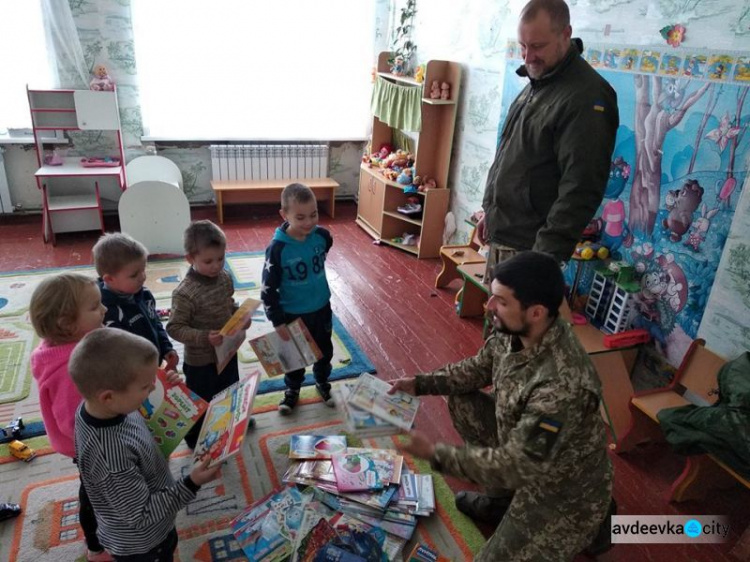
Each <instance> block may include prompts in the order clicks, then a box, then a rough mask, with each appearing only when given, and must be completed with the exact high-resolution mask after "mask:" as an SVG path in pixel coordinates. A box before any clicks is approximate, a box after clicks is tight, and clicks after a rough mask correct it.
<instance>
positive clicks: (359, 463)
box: [331, 453, 384, 492]
mask: <svg viewBox="0 0 750 562" xmlns="http://www.w3.org/2000/svg"><path fill="white" fill-rule="evenodd" d="M331 463H332V464H333V473H334V475H335V477H336V487H337V488H338V490H339V492H360V491H364V490H381V489H382V488H383V486H384V484H383V481H382V480H381V479H380V475H379V474H378V471H377V468H376V466H375V461H374V460H373V459H372V458H371V457H369V456H368V455H365V454H362V453H354V454H348V453H346V454H338V455H333V456H332V457H331Z"/></svg>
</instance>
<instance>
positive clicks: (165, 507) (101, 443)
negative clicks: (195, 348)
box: [70, 329, 219, 562]
mask: <svg viewBox="0 0 750 562" xmlns="http://www.w3.org/2000/svg"><path fill="white" fill-rule="evenodd" d="M158 358H159V353H158V351H157V350H156V348H155V347H154V346H153V344H151V343H150V342H148V341H146V340H145V339H144V338H141V337H139V336H136V335H135V334H131V333H128V332H125V331H123V330H110V329H103V330H94V331H93V332H91V333H90V334H88V335H86V336H85V337H84V338H83V339H82V340H81V341H80V343H79V344H78V345H77V346H76V348H75V349H74V350H73V354H72V355H71V357H70V375H71V377H72V378H73V382H74V383H75V385H76V387H77V388H78V391H79V392H80V393H81V395H82V396H83V398H84V402H83V404H81V406H80V407H79V408H78V411H77V412H76V421H75V444H76V453H77V454H78V466H79V468H80V471H81V480H82V481H83V483H84V485H85V486H86V490H87V491H88V493H89V497H90V498H91V503H92V504H93V506H94V509H95V511H96V517H97V521H98V523H99V529H98V534H99V538H100V540H101V541H102V544H104V545H105V546H106V547H107V549H108V550H109V551H110V552H111V553H112V555H113V556H114V559H115V560H123V561H124V560H127V561H133V562H134V561H136V560H137V561H139V562H141V561H144V562H145V561H154V562H155V561H157V560H158V561H159V562H164V561H171V560H173V553H174V550H175V548H176V547H177V531H176V530H175V523H174V522H175V516H176V515H177V512H178V511H179V510H180V509H182V508H183V507H185V506H186V505H187V504H188V503H189V502H190V501H192V500H193V499H194V498H195V495H196V493H197V492H198V490H199V489H200V487H201V486H202V485H203V484H205V483H207V482H210V481H211V480H214V479H215V478H216V477H217V476H218V470H219V467H218V466H216V467H214V468H208V461H206V462H203V463H201V464H199V465H196V466H195V467H194V468H193V469H192V471H191V472H190V474H189V475H187V476H185V477H184V478H182V479H180V480H179V481H177V482H175V480H174V478H173V477H172V473H171V472H170V469H169V466H168V464H167V460H166V459H165V458H164V456H163V455H162V454H161V452H160V451H159V448H158V446H157V445H156V442H155V441H154V438H153V437H152V435H151V433H150V432H149V430H148V427H147V426H146V422H145V421H144V419H143V417H142V416H141V414H140V413H139V412H138V408H139V407H140V406H141V404H142V403H143V401H144V400H145V399H146V397H147V396H148V395H149V394H150V393H151V391H152V390H153V389H154V381H155V379H156V371H157V368H158Z"/></svg>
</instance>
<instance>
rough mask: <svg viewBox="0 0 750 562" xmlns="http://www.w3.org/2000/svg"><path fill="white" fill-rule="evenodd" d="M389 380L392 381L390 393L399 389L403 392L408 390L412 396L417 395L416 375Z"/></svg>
mask: <svg viewBox="0 0 750 562" xmlns="http://www.w3.org/2000/svg"><path fill="white" fill-rule="evenodd" d="M388 382H390V383H391V388H389V389H388V394H393V393H394V392H396V391H397V390H400V391H402V392H406V393H407V394H411V395H412V396H415V395H416V392H417V379H416V377H403V378H400V379H394V380H392V381H388Z"/></svg>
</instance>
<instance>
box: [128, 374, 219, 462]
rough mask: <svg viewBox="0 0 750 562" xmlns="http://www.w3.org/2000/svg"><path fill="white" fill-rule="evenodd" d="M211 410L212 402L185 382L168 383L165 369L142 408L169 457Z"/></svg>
mask: <svg viewBox="0 0 750 562" xmlns="http://www.w3.org/2000/svg"><path fill="white" fill-rule="evenodd" d="M207 409H208V402H206V401H205V400H203V398H201V397H200V396H198V395H197V394H196V393H195V392H193V391H192V390H190V389H189V388H188V387H187V386H186V385H185V383H182V382H180V383H176V384H170V383H168V382H167V374H166V372H165V370H164V369H159V370H158V371H157V374H156V380H155V381H154V390H152V391H151V394H149V395H148V397H147V398H146V399H145V400H144V401H143V404H141V407H140V408H139V411H140V413H141V415H142V416H143V417H144V419H145V420H146V426H148V430H149V431H150V432H151V435H153V436H154V440H155V441H156V444H157V445H158V446H159V450H160V451H161V452H162V454H163V455H164V456H165V457H166V458H169V455H171V454H172V452H173V451H174V450H175V449H176V448H177V445H179V444H180V441H182V439H183V437H185V434H186V433H187V432H188V431H190V428H191V427H193V426H194V425H195V422H197V421H198V420H199V419H200V417H201V416H202V415H203V414H204V412H205V411H206V410H207Z"/></svg>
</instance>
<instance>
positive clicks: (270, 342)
mask: <svg viewBox="0 0 750 562" xmlns="http://www.w3.org/2000/svg"><path fill="white" fill-rule="evenodd" d="M250 345H251V346H252V348H253V351H255V355H257V356H258V360H259V361H260V364H261V365H263V369H265V371H266V374H267V375H268V376H269V377H275V376H278V375H283V374H284V373H289V372H291V371H296V370H297V369H304V368H305V367H307V366H308V365H312V364H313V363H315V362H316V361H317V360H318V359H320V358H321V357H322V356H323V354H322V353H321V352H320V349H318V346H317V344H316V343H315V340H313V338H312V336H311V335H310V332H309V331H308V330H307V327H306V326H305V323H304V322H302V319H301V318H297V320H295V321H294V322H292V323H290V324H287V325H286V326H278V327H277V328H276V330H274V331H273V332H269V333H267V334H264V335H262V336H260V337H257V338H255V339H252V340H250Z"/></svg>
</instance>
